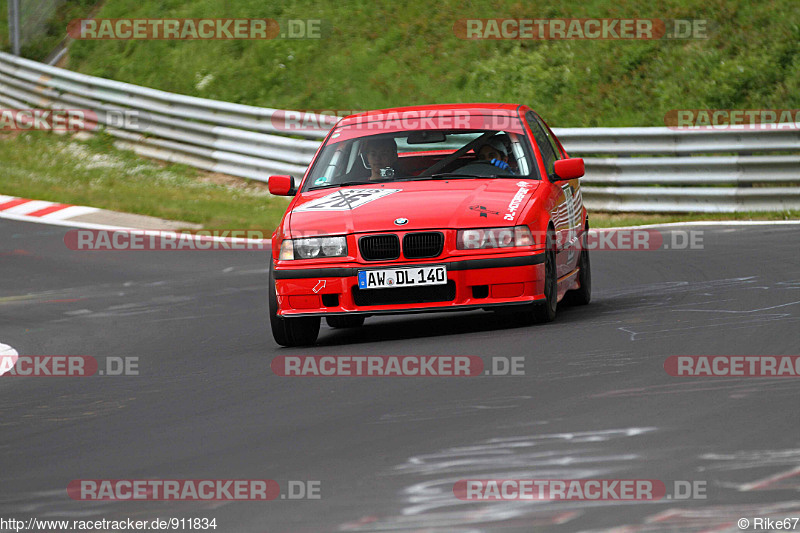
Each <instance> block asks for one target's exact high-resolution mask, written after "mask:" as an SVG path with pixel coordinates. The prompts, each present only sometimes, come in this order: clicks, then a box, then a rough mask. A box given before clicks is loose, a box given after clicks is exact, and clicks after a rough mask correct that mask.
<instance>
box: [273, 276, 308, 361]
mask: <svg viewBox="0 0 800 533" xmlns="http://www.w3.org/2000/svg"><path fill="white" fill-rule="evenodd" d="M319 322H320V320H319V317H297V318H283V317H281V316H279V315H278V293H277V291H276V289H275V274H274V273H273V271H272V267H271V266H270V269H269V323H270V326H271V327H272V336H273V337H274V338H275V342H277V343H278V344H280V345H281V346H307V345H309V344H314V343H315V342H316V341H317V336H319Z"/></svg>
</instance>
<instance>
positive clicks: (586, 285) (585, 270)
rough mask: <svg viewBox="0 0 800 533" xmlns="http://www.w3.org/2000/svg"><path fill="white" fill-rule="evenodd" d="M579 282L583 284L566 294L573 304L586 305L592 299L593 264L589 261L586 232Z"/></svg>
mask: <svg viewBox="0 0 800 533" xmlns="http://www.w3.org/2000/svg"><path fill="white" fill-rule="evenodd" d="M578 268H579V269H580V273H579V274H578V282H579V283H580V284H581V286H580V287H579V288H577V289H574V290H571V291H569V292H568V293H567V294H566V296H567V299H568V301H569V303H570V304H572V305H586V304H588V303H589V302H591V301H592V265H591V263H590V262H589V250H588V249H587V247H586V233H584V234H583V247H582V249H581V257H580V259H579V260H578Z"/></svg>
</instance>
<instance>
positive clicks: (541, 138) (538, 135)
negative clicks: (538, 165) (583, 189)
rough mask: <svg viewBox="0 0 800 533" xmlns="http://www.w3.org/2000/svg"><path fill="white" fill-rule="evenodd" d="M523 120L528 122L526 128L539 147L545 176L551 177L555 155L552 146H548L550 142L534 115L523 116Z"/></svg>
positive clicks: (529, 113)
mask: <svg viewBox="0 0 800 533" xmlns="http://www.w3.org/2000/svg"><path fill="white" fill-rule="evenodd" d="M525 120H526V121H527V122H528V127H530V129H531V132H532V133H533V137H534V139H536V144H537V146H538V147H539V151H540V152H542V159H544V167H545V169H546V170H547V175H548V176H552V175H553V173H554V172H555V166H554V163H555V160H556V154H555V152H554V151H553V145H551V144H550V140H549V139H548V138H547V134H546V133H545V131H544V129H543V128H542V126H541V124H539V121H538V120H537V118H536V115H534V114H533V113H531V112H528V113H527V114H526V115H525Z"/></svg>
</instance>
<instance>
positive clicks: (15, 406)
mask: <svg viewBox="0 0 800 533" xmlns="http://www.w3.org/2000/svg"><path fill="white" fill-rule="evenodd" d="M67 229H68V228H65V227H59V226H49V225H44V224H31V223H26V222H17V221H9V220H0V264H2V269H1V270H0V272H2V277H1V278H0V310H2V313H0V343H5V344H8V345H10V346H12V347H13V348H15V349H16V350H17V351H18V352H19V353H20V354H21V355H89V356H93V357H95V358H97V359H98V360H99V361H100V360H105V358H108V357H137V358H138V370H139V375H138V376H118V377H113V376H99V375H98V376H92V377H81V378H67V377H61V378H53V377H18V376H8V375H6V376H3V377H2V378H0V412H1V413H2V415H1V416H0V451H1V452H2V460H0V516H2V517H6V518H8V517H16V518H19V519H23V518H27V517H32V516H34V517H39V518H69V519H102V518H106V519H109V520H112V519H124V518H133V519H139V520H143V519H152V518H156V517H160V518H168V517H207V518H216V522H217V529H216V531H218V532H224V533H227V532H234V533H249V532H253V533H258V532H270V533H283V532H286V533H290V532H291V533H304V532H315V533H316V532H329V531H355V532H366V531H415V532H433V531H435V532H479V531H503V532H530V531H548V532H550V531H555V532H561V531H565V532H566V531H569V532H573V531H582V532H586V531H609V532H610V531H625V532H667V531H669V532H675V531H718V532H721V531H739V529H738V528H737V526H736V520H737V519H739V518H742V517H746V518H749V519H751V520H752V518H753V517H758V516H761V517H764V516H770V517H773V518H777V517H787V516H788V517H791V516H795V517H797V516H800V493H798V490H800V468H798V465H800V424H798V422H800V417H798V414H797V407H798V405H800V382H798V379H793V378H764V377H761V378H722V377H714V378H681V377H672V376H669V375H667V373H666V372H665V370H664V368H663V365H664V361H665V359H666V358H667V357H668V356H671V355H799V354H800V225H755V226H734V225H726V226H717V225H714V224H710V225H708V226H691V227H690V228H683V229H682V231H685V230H687V229H691V230H695V231H703V245H704V246H703V249H701V250H681V251H679V250H658V251H647V252H634V251H598V252H595V253H594V254H593V255H592V263H593V278H594V279H593V285H594V294H593V296H594V300H593V302H592V304H590V305H589V306H587V307H560V308H559V316H558V318H557V320H556V322H554V323H552V324H547V325H540V326H530V327H512V326H508V325H506V323H505V322H504V320H503V319H502V318H499V317H497V316H495V315H493V314H489V313H483V312H472V313H464V314H436V315H409V316H400V317H380V318H371V319H368V320H367V323H366V325H365V327H364V328H363V329H361V330H333V329H331V328H328V327H327V326H324V325H323V329H322V332H321V334H320V339H319V342H318V345H317V346H315V347H311V348H306V349H280V348H278V346H277V345H276V344H275V343H274V342H273V340H272V336H271V334H270V331H269V325H268V321H267V304H266V301H267V300H266V295H267V264H268V259H267V252H258V251H215V252H199V251H195V252H125V251H118V252H85V251H84V252H82V251H71V250H68V249H67V248H66V246H65V245H64V240H63V238H64V234H65V232H66V231H67ZM662 231H663V232H665V234H667V233H668V232H670V231H675V230H674V229H664V230H662ZM291 354H295V355H296V354H301V355H329V354H332V355H478V356H481V357H483V358H484V360H485V361H490V358H491V357H493V356H503V357H512V356H524V358H525V367H524V368H525V375H524V376H513V377H510V376H506V377H498V376H480V377H474V378H430V377H428V378H407V377H404V378H343V377H332V378H322V377H318V378H287V377H280V376H276V375H275V374H273V373H272V371H271V369H270V362H271V361H272V359H273V358H274V357H276V356H277V355H291ZM470 477H472V478H481V479H487V478H498V479H506V478H514V479H516V478H540V479H579V478H611V479H658V480H663V481H664V482H665V483H666V484H667V487H672V486H673V482H674V481H676V480H678V481H700V482H705V483H706V495H707V498H706V499H690V500H687V501H677V500H666V499H665V500H661V501H657V502H628V503H621V502H603V501H594V502H593V501H560V502H546V501H537V502H530V501H528V502H525V501H507V502H467V501H461V500H458V499H456V498H455V497H454V495H453V484H454V483H455V482H456V481H458V480H460V479H466V478H470ZM75 479H273V480H276V481H277V482H278V483H279V485H280V487H281V489H282V490H285V488H286V486H287V484H288V482H289V481H290V480H314V481H319V482H320V487H321V498H320V499H305V500H297V501H291V500H289V499H285V500H283V499H277V500H274V501H270V502H202V503H201V502H190V501H178V502H175V501H172V502H159V501H137V502H120V501H115V502H96V501H95V502H90V501H74V500H71V499H70V498H69V497H68V495H67V491H66V487H67V485H68V484H69V482H70V481H71V480H75ZM623 527H627V528H625V529H623ZM614 528H619V529H614ZM752 530H753V529H751V531H752Z"/></svg>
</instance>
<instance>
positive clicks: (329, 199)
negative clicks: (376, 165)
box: [294, 189, 402, 213]
mask: <svg viewBox="0 0 800 533" xmlns="http://www.w3.org/2000/svg"><path fill="white" fill-rule="evenodd" d="M401 190H402V189H345V190H341V189H340V190H338V191H336V192H335V193H332V194H328V195H326V196H323V197H322V198H317V199H316V200H312V201H310V202H308V203H306V204H303V205H301V206H300V207H298V208H297V209H295V210H294V212H295V213H297V212H301V211H349V210H351V209H355V208H356V207H361V206H362V205H364V204H368V203H369V202H372V201H373V200H377V199H378V198H383V197H384V196H388V195H390V194H392V193H395V192H400V191H401Z"/></svg>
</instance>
